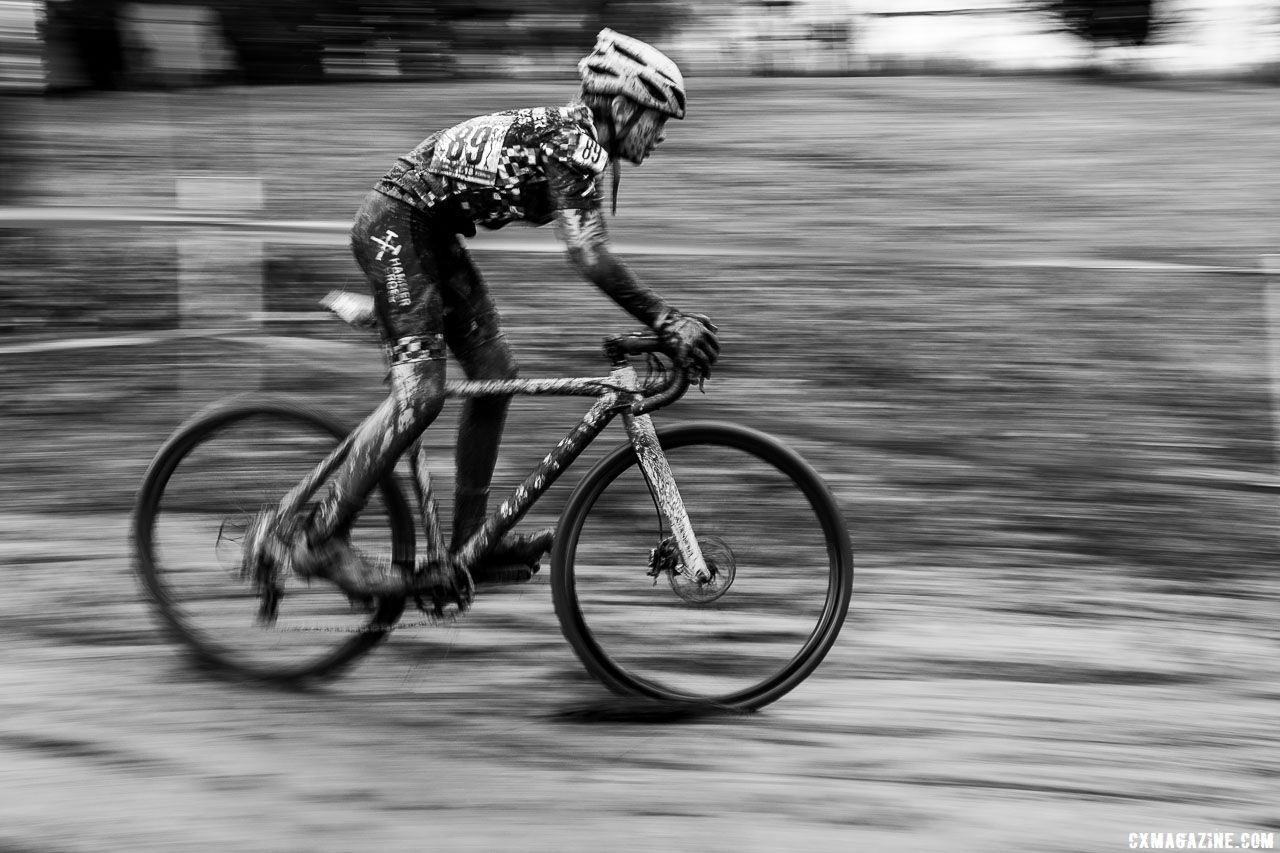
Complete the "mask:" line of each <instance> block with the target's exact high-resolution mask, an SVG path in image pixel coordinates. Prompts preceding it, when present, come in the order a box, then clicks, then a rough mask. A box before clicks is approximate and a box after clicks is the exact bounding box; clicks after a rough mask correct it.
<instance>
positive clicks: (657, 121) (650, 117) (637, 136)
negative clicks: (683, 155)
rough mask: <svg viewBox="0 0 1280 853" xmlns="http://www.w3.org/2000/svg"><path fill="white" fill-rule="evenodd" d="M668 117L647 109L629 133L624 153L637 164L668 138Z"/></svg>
mask: <svg viewBox="0 0 1280 853" xmlns="http://www.w3.org/2000/svg"><path fill="white" fill-rule="evenodd" d="M666 124H667V117H666V116H665V115H664V114H662V113H660V112H658V111H656V110H645V111H644V112H643V113H642V114H641V116H640V118H639V119H637V120H636V123H635V125H633V126H632V128H631V130H630V131H629V132H628V133H627V138H626V140H625V143H624V145H623V155H624V156H625V157H626V158H627V159H628V160H630V161H631V162H632V163H635V164H636V165H637V166H638V165H640V164H641V163H643V162H644V161H645V159H646V158H647V157H648V156H649V155H650V154H652V153H653V150H654V149H655V148H657V147H658V145H659V144H661V142H662V141H663V140H664V139H666V138H667V134H666Z"/></svg>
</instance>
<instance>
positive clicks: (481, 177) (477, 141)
mask: <svg viewBox="0 0 1280 853" xmlns="http://www.w3.org/2000/svg"><path fill="white" fill-rule="evenodd" d="M515 119H516V117H515V115H513V114H506V115H503V114H501V113H498V114H495V115H487V116H478V117H476V118H473V119H471V120H469V121H464V122H463V123H462V124H459V125H455V126H454V127H451V128H449V129H448V130H446V131H445V132H444V133H442V134H440V138H439V139H438V140H437V141H436V150H435V155H434V156H433V157H432V159H431V171H433V172H436V173H438V174H441V175H448V176H449V177H451V178H458V179H460V180H464V181H470V182H472V183H477V184H488V185H492V184H493V183H495V182H496V180H497V177H498V167H499V165H500V164H501V161H502V142H503V140H504V139H506V136H507V130H508V129H509V128H510V127H511V124H512V122H514V121H515Z"/></svg>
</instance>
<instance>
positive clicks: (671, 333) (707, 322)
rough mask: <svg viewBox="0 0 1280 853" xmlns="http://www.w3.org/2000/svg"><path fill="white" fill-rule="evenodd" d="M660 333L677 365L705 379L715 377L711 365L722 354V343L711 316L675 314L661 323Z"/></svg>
mask: <svg viewBox="0 0 1280 853" xmlns="http://www.w3.org/2000/svg"><path fill="white" fill-rule="evenodd" d="M657 331H658V334H660V335H661V336H662V342H663V345H664V346H666V348H667V351H668V352H669V353H670V354H671V357H672V358H674V359H675V360H676V363H677V364H679V365H680V366H682V367H690V368H692V369H693V370H695V371H697V372H698V374H699V375H700V376H702V377H703V378H705V377H708V376H710V375H711V365H713V364H715V363H716V358H717V357H718V356H719V355H720V341H719V339H718V338H716V331H717V329H716V326H715V325H714V324H713V323H712V322H711V318H710V317H707V316H706V315H704V314H682V313H680V312H679V311H671V312H670V313H668V314H667V316H666V317H664V318H663V319H662V320H661V321H660V322H659V324H658V329H657Z"/></svg>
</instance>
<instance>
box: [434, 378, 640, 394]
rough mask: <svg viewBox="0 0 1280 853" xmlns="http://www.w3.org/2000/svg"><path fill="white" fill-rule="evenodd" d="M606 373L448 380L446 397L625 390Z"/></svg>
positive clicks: (602, 392) (601, 392)
mask: <svg viewBox="0 0 1280 853" xmlns="http://www.w3.org/2000/svg"><path fill="white" fill-rule="evenodd" d="M625 390H626V389H624V388H621V387H620V386H619V385H618V383H617V382H615V381H614V380H613V379H611V378H610V377H608V376H602V377H599V378H594V379H593V378H578V379H491V380H479V381H472V380H466V379H464V380H450V381H448V382H445V384H444V393H445V396H446V397H499V396H509V395H512V394H518V395H524V396H548V397H604V396H606V395H608V394H615V393H617V392H619V391H625Z"/></svg>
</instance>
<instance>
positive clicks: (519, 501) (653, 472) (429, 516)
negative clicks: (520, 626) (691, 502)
mask: <svg viewBox="0 0 1280 853" xmlns="http://www.w3.org/2000/svg"><path fill="white" fill-rule="evenodd" d="M504 395H512V396H561V397H594V398H596V401H595V403H594V404H593V405H592V406H591V408H590V409H589V410H588V411H587V412H586V414H584V415H583V417H582V420H581V421H580V422H579V423H578V424H577V425H576V426H574V427H573V429H571V430H570V431H569V433H568V434H567V435H565V437H564V438H562V439H561V440H560V441H559V442H558V443H557V444H556V446H555V447H554V448H553V449H552V450H551V451H550V452H549V453H548V454H547V455H546V456H544V457H543V458H542V460H541V462H539V463H538V465H537V466H536V467H535V468H534V470H533V471H532V473H530V474H529V475H528V476H527V477H526V478H525V479H524V481H523V482H521V483H520V484H519V485H518V486H516V487H515V489H514V490H513V491H512V492H511V494H510V495H509V496H508V497H507V498H506V499H505V500H504V501H503V502H502V503H501V504H499V505H498V507H497V508H496V509H495V510H494V511H493V512H492V514H491V515H490V516H489V517H488V518H487V519H486V520H485V522H484V524H483V525H481V527H480V529H479V530H477V531H476V533H475V534H474V535H472V536H471V537H470V538H469V539H468V540H467V541H466V542H464V543H462V544H461V545H460V546H459V547H458V548H457V549H456V550H455V552H454V553H453V554H452V555H451V556H452V559H453V560H455V561H457V563H458V564H459V565H461V566H462V567H464V568H466V569H468V570H470V569H471V568H472V567H473V566H474V565H475V564H476V563H477V562H478V561H479V560H480V559H481V558H482V557H483V556H484V555H485V553H487V552H488V550H489V549H490V548H491V547H493V545H494V544H495V543H497V542H499V541H500V540H501V539H502V537H503V535H504V534H506V533H507V532H508V531H509V530H511V528H512V527H514V526H515V525H516V524H517V523H518V522H519V521H520V519H521V518H523V517H524V515H525V513H527V512H528V511H529V509H530V508H532V507H533V505H534V504H535V503H537V501H538V499H539V498H541V497H542V495H544V494H545V493H546V492H547V490H548V489H549V488H550V487H551V486H552V485H553V484H554V483H555V482H556V481H557V480H558V479H559V477H560V475H561V474H562V473H564V471H565V470H566V469H567V468H568V467H569V466H570V465H572V464H573V463H574V462H575V461H576V460H577V459H578V457H579V456H581V455H582V453H583V451H585V450H586V448H587V447H588V446H590V444H591V443H592V442H593V441H594V440H595V439H596V438H597V437H598V436H599V435H600V433H601V432H603V431H604V429H605V427H607V426H608V425H609V423H610V422H611V421H612V420H613V419H614V418H615V417H616V416H617V415H619V414H621V415H622V417H623V423H624V425H625V427H626V431H627V435H628V437H629V438H630V440H631V443H632V446H633V447H634V448H635V451H636V455H637V458H638V460H639V465H640V469H641V471H642V472H643V474H644V477H645V480H646V482H647V484H648V486H649V490H650V492H651V493H652V495H653V497H654V503H655V505H656V506H657V507H658V510H659V512H660V513H661V514H662V516H663V518H664V520H665V521H666V523H667V525H668V527H669V529H670V530H671V532H672V536H673V537H674V539H675V541H676V545H677V547H678V550H679V554H680V558H681V561H682V563H683V566H684V571H686V572H687V573H688V574H689V575H690V576H691V577H692V578H694V579H695V580H697V581H700V582H701V581H706V580H708V579H710V577H711V573H710V571H709V570H708V569H707V565H706V562H705V560H704V559H703V556H702V551H701V549H700V548H699V547H698V542H697V538H696V536H695V535H694V532H693V527H692V525H691V523H690V521H689V516H688V513H687V512H686V510H685V507H684V502H683V500H682V499H681V497H680V491H679V489H678V488H677V486H676V483H675V479H674V478H673V476H672V473H671V468H670V466H669V465H668V464H667V459H666V456H665V454H664V453H663V452H662V447H661V445H660V444H659V442H658V435H657V431H656V429H655V428H654V426H653V420H652V418H650V416H649V415H648V414H634V413H633V412H632V409H633V406H634V404H635V402H636V401H638V400H639V399H640V398H641V396H642V386H641V382H640V379H639V376H638V375H637V373H636V370H635V368H634V367H633V366H632V365H630V364H629V363H626V361H625V360H622V361H621V362H620V363H617V364H616V365H615V367H614V369H613V370H612V372H611V373H610V374H609V376H607V377H604V378H576V379H575V378H569V379H506V380H491V381H465V380H464V381H457V380H451V381H449V382H447V383H446V384H445V396H446V397H458V398H469V397H491V396H504ZM354 435H355V433H352V435H350V436H348V437H347V438H346V439H345V440H344V441H343V442H342V443H341V444H340V445H339V446H338V447H337V448H336V449H335V450H334V451H333V452H332V453H331V454H330V455H329V456H328V457H327V458H326V459H325V460H324V462H322V463H321V464H320V465H319V466H317V467H316V469H314V470H313V471H312V472H311V473H310V475H309V476H307V477H306V478H305V479H304V480H303V481H302V482H301V483H299V484H298V485H297V486H295V487H294V489H293V490H292V491H291V492H290V493H289V494H288V495H286V496H285V498H284V499H282V500H281V503H280V505H281V507H282V511H283V513H284V517H286V518H290V517H294V515H295V513H296V511H297V509H298V508H300V507H301V506H302V505H303V504H304V503H305V502H306V501H307V499H308V498H309V497H310V496H311V495H312V493H314V492H315V490H316V488H317V487H319V485H320V484H321V483H322V482H323V481H324V479H325V478H326V477H328V476H329V475H330V474H332V473H333V471H334V470H336V469H337V467H338V466H339V465H340V464H341V463H342V461H343V460H344V459H345V458H346V456H347V454H348V453H349V451H350V448H351V444H352V442H353V439H354ZM410 463H411V467H412V469H413V478H414V489H415V492H416V493H417V497H418V503H419V508H420V510H421V512H422V527H423V530H424V532H425V533H426V535H427V537H428V542H427V543H426V547H427V549H428V551H430V552H432V553H433V555H437V556H441V557H443V556H444V555H446V554H447V549H446V548H445V546H444V543H443V533H442V530H441V526H440V523H439V512H438V510H437V505H436V501H435V498H434V495H433V492H432V488H431V476H430V472H429V471H427V469H426V466H425V465H422V464H421V463H420V460H419V453H418V452H417V446H416V445H415V447H414V448H412V449H411V451H410Z"/></svg>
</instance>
